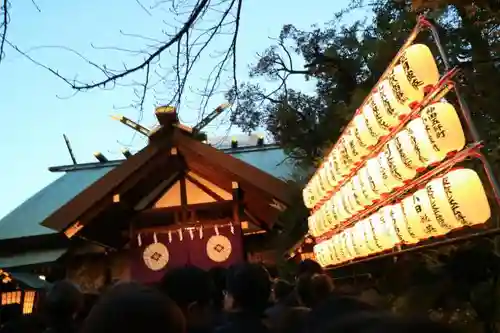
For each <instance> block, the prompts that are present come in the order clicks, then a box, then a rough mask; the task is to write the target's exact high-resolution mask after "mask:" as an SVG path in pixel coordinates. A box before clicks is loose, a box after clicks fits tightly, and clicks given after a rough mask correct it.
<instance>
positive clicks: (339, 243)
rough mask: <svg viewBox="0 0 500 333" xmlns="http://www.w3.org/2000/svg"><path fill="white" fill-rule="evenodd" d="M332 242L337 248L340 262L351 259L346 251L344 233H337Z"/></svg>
mask: <svg viewBox="0 0 500 333" xmlns="http://www.w3.org/2000/svg"><path fill="white" fill-rule="evenodd" d="M331 242H332V243H331V244H332V246H333V247H334V248H335V251H336V253H337V255H338V258H339V262H345V261H347V260H349V255H348V253H347V252H346V249H345V245H344V242H343V239H342V233H340V234H336V235H334V236H333V237H332V238H331Z"/></svg>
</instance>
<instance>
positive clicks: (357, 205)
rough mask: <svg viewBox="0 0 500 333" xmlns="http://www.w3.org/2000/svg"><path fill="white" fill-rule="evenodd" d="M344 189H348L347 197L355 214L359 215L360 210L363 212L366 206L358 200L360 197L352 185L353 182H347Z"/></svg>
mask: <svg viewBox="0 0 500 333" xmlns="http://www.w3.org/2000/svg"><path fill="white" fill-rule="evenodd" d="M344 187H345V188H346V195H347V199H348V201H349V205H350V206H351V207H352V209H353V211H354V213H357V212H359V211H360V210H362V209H363V207H364V206H363V205H362V204H361V202H360V201H359V199H358V198H357V196H358V195H357V194H356V192H355V191H354V186H353V184H352V181H351V180H349V181H347V182H346V183H345V184H344Z"/></svg>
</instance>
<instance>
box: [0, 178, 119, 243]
mask: <svg viewBox="0 0 500 333" xmlns="http://www.w3.org/2000/svg"><path fill="white" fill-rule="evenodd" d="M111 169H112V168H99V169H87V170H79V171H71V172H67V173H65V174H64V175H63V176H62V177H60V178H58V179H56V180H55V181H53V182H52V183H50V184H49V185H47V186H46V187H44V188H43V189H41V190H40V191H39V192H38V193H36V194H35V195H33V196H32V197H31V198H29V199H28V200H26V201H25V202H23V203H22V204H21V205H20V206H18V207H17V208H16V209H14V210H13V211H12V212H10V213H9V214H7V215H6V216H5V217H4V218H3V219H1V220H0V240H2V239H11V238H21V237H27V236H37V235H45V234H51V233H54V231H53V230H52V229H49V228H46V227H43V226H41V225H40V223H41V222H42V221H43V220H44V219H46V218H47V217H48V216H49V215H50V214H52V213H53V212H54V211H56V210H57V209H58V208H59V207H61V206H62V205H64V204H65V203H67V202H68V201H69V200H71V199H72V198H73V197H75V196H76V195H77V194H78V193H80V192H81V191H83V190H84V189H85V188H87V187H88V186H89V185H91V184H92V183H93V182H95V181H96V180H98V179H99V178H101V177H102V176H104V175H105V174H106V173H107V172H108V171H109V170H111Z"/></svg>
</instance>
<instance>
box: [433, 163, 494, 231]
mask: <svg viewBox="0 0 500 333" xmlns="http://www.w3.org/2000/svg"><path fill="white" fill-rule="evenodd" d="M442 183H443V187H444V191H445V195H446V198H447V201H448V205H449V206H450V208H451V209H452V212H453V214H454V216H455V219H456V220H457V221H458V222H459V223H460V224H462V225H463V226H471V225H476V224H482V223H485V222H486V221H487V220H488V219H489V218H490V216H491V210H490V205H489V203H488V198H487V196H486V193H485V191H484V187H483V185H482V183H481V179H479V176H478V175H477V173H476V172H475V171H473V170H471V169H457V170H453V171H451V172H449V173H447V174H446V175H445V176H444V177H442Z"/></svg>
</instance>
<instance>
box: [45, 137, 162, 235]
mask: <svg viewBox="0 0 500 333" xmlns="http://www.w3.org/2000/svg"><path fill="white" fill-rule="evenodd" d="M158 152H159V149H158V147H157V146H154V145H150V146H147V147H146V148H144V149H143V150H141V151H140V152H139V153H137V154H135V155H134V156H132V157H131V158H130V159H128V160H125V161H123V163H122V164H121V165H120V166H119V167H117V168H115V169H113V170H111V171H110V172H108V173H107V174H106V175H105V176H103V177H102V178H101V179H99V180H97V181H96V182H95V183H93V184H92V185H90V186H89V187H87V188H86V189H85V190H83V191H82V192H81V193H80V194H78V195H77V196H75V197H74V198H73V199H72V200H70V201H69V202H68V203H66V204H65V205H63V206H62V207H61V208H59V209H58V210H56V211H55V212H54V213H52V215H50V216H49V217H48V218H46V219H45V220H44V221H43V222H42V225H43V226H45V227H48V228H51V229H55V230H58V231H61V230H64V229H66V228H67V227H68V226H69V224H71V223H74V222H75V221H77V220H78V219H79V218H80V217H81V216H82V214H84V213H85V212H86V211H87V210H89V209H90V208H91V207H93V206H95V205H98V204H99V202H101V201H103V200H105V198H106V196H108V195H110V194H111V193H112V192H113V191H114V190H116V189H117V187H118V186H119V185H120V184H121V183H123V182H124V181H125V180H126V179H127V178H128V177H130V176H131V175H132V174H134V173H136V172H138V171H139V170H140V169H142V168H143V167H144V165H146V164H147V162H149V161H150V160H151V159H152V158H153V157H154V156H156V154H158ZM115 193H116V192H115ZM110 201H111V200H110Z"/></svg>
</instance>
